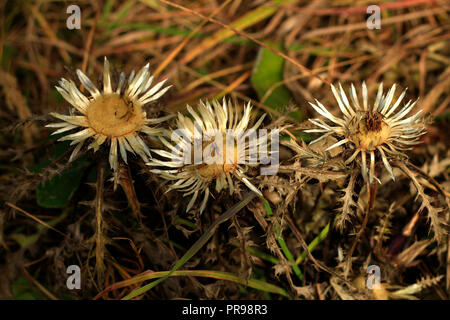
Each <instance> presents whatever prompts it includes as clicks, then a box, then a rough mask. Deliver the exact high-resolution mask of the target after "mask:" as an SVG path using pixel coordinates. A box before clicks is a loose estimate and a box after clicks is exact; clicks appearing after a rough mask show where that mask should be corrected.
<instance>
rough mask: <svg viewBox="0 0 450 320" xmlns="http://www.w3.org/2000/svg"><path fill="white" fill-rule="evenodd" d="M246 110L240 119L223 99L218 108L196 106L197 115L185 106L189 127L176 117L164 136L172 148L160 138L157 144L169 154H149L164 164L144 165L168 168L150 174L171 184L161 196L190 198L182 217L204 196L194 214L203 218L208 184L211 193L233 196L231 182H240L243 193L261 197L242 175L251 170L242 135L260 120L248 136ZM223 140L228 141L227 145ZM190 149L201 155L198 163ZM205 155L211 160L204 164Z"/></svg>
mask: <svg viewBox="0 0 450 320" xmlns="http://www.w3.org/2000/svg"><path fill="white" fill-rule="evenodd" d="M251 109H252V108H251V106H250V103H248V104H247V105H245V107H244V112H243V114H242V113H241V112H240V111H239V110H238V108H237V106H235V105H234V106H233V105H232V104H231V102H229V101H228V102H227V101H226V100H225V99H224V100H223V103H222V104H220V102H218V101H216V100H213V101H212V105H211V103H209V102H206V103H204V102H202V101H200V104H199V105H198V106H197V111H198V113H197V112H196V111H194V110H193V109H192V108H191V107H190V106H187V110H188V112H189V115H190V116H191V117H192V119H193V120H194V121H192V120H191V118H190V117H187V116H184V115H182V114H181V113H178V118H177V129H176V130H171V132H170V134H168V135H170V136H171V137H172V143H174V144H172V143H169V142H168V141H167V140H166V139H164V138H162V137H161V141H162V143H163V144H164V145H165V146H166V147H167V148H168V149H169V150H171V152H168V151H165V150H152V151H153V152H155V153H157V154H159V155H160V156H162V157H164V158H167V159H168V160H158V159H155V158H153V159H152V160H151V162H150V163H148V165H150V166H156V167H166V168H167V167H169V168H171V169H169V170H165V169H152V170H151V172H153V173H156V174H158V175H160V176H161V177H162V178H164V179H167V180H170V181H175V183H173V184H172V185H171V186H170V187H169V189H168V190H167V191H170V190H179V191H181V192H184V196H188V195H191V197H192V198H191V200H190V201H189V204H188V206H187V209H186V212H188V211H189V210H190V209H191V208H192V206H193V204H194V203H195V200H196V199H197V197H198V195H199V193H200V194H201V193H204V197H203V201H202V203H201V206H200V212H203V210H204V209H205V207H206V203H207V201H208V197H209V194H210V187H211V186H212V185H213V184H214V183H215V190H216V191H217V192H220V191H222V190H223V189H229V192H230V195H231V194H233V193H234V190H235V187H234V182H233V178H237V179H238V180H239V181H242V182H243V183H244V184H245V185H246V186H247V187H248V188H249V189H251V190H252V191H254V192H256V193H258V194H259V195H261V192H260V191H259V190H258V189H257V188H256V187H255V186H254V185H252V184H251V183H250V181H249V180H248V178H247V177H246V175H245V173H246V171H247V169H248V166H249V165H251V164H249V162H251V161H249V160H250V158H251V157H254V156H255V154H253V155H252V154H251V153H250V152H249V141H248V139H246V137H247V133H248V132H251V131H253V132H255V131H256V129H257V128H258V127H259V126H260V124H261V123H262V121H263V119H264V116H265V115H263V116H262V117H261V118H260V119H259V120H258V121H257V122H256V124H255V125H254V126H253V127H252V129H250V131H246V130H247V127H248V125H249V122H250V119H251V117H250V112H251ZM230 130H232V132H231V131H230ZM230 133H231V135H230ZM229 137H232V141H230V140H229ZM261 141H263V140H262V139H260V140H259V142H261ZM196 145H197V146H199V151H200V152H201V155H203V161H197V160H196V159H195V148H196ZM238 146H240V147H238ZM238 149H239V150H238ZM192 151H193V152H192ZM205 154H206V155H207V156H210V157H213V158H215V159H211V158H209V159H208V158H205ZM186 160H187V161H186ZM211 160H215V161H211Z"/></svg>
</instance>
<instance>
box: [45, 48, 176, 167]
mask: <svg viewBox="0 0 450 320" xmlns="http://www.w3.org/2000/svg"><path fill="white" fill-rule="evenodd" d="M77 75H78V78H79V80H80V82H81V84H82V85H83V86H84V87H85V88H86V89H87V90H88V91H89V93H90V96H85V95H84V94H83V93H81V91H80V90H79V89H78V88H77V86H76V84H75V83H74V82H73V81H72V80H66V79H64V78H63V79H61V80H60V81H59V86H56V89H57V90H58V92H59V93H60V94H61V95H62V96H63V97H64V99H65V100H66V101H67V102H69V103H70V104H71V105H72V107H73V108H74V109H72V110H71V112H70V114H69V115H62V114H59V113H54V112H53V113H50V114H51V115H52V116H54V117H55V118H58V119H60V120H62V121H63V122H58V123H52V124H49V125H47V127H50V128H58V130H56V131H55V132H53V133H52V134H58V133H63V132H69V131H71V130H77V132H75V133H71V134H68V135H65V136H63V137H62V138H60V139H59V140H58V141H64V140H69V141H72V142H71V145H76V147H75V148H74V150H73V152H72V154H71V156H70V158H69V162H70V161H72V160H73V159H74V158H75V156H76V155H77V154H78V152H79V151H80V150H81V148H82V146H83V144H84V143H85V142H86V141H87V140H88V139H89V140H90V143H89V145H88V149H94V152H96V151H97V150H98V149H99V148H100V146H101V145H102V144H104V143H105V141H107V143H108V142H109V144H110V151H109V163H110V166H111V168H112V169H113V170H114V171H116V170H117V168H118V161H119V159H118V150H119V152H120V155H121V157H122V159H123V161H125V163H127V152H131V153H133V154H134V153H137V154H138V155H139V156H140V157H141V158H142V159H143V160H144V161H145V162H148V160H149V158H150V157H151V156H150V150H149V148H148V147H147V145H146V144H145V142H144V141H143V140H142V138H141V137H140V133H144V134H147V135H149V136H157V135H159V134H160V133H161V132H162V130H161V129H159V128H155V127H152V125H155V124H158V123H161V122H163V121H165V120H167V119H168V118H170V117H171V116H167V117H162V118H155V119H149V118H147V117H146V112H145V111H143V106H144V105H145V104H147V103H149V102H152V101H155V100H157V99H158V98H160V97H161V96H162V95H163V94H164V93H165V92H166V91H167V90H168V89H169V88H170V86H167V87H165V88H163V85H164V83H165V82H166V80H164V81H161V82H159V83H157V84H156V85H155V86H153V87H152V88H150V86H151V84H152V82H153V76H152V75H151V74H150V71H149V64H147V65H145V66H144V67H143V68H142V69H141V70H140V71H139V72H138V73H137V74H135V73H134V71H133V72H132V73H131V74H130V77H129V78H128V80H127V83H125V73H124V72H122V73H121V74H120V77H119V81H118V83H117V86H116V87H115V89H114V90H113V87H112V84H111V74H110V66H109V62H108V59H107V58H106V57H105V60H104V69H103V91H100V90H99V89H97V87H96V86H95V85H94V84H93V83H92V81H91V80H90V79H89V78H88V77H87V76H86V75H85V74H84V73H83V72H82V71H81V70H79V69H78V70H77Z"/></svg>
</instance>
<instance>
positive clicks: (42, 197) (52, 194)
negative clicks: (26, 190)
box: [36, 158, 90, 208]
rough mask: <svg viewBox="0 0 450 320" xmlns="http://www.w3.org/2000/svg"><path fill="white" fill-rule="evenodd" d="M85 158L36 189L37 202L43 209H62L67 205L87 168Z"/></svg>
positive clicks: (87, 162) (87, 164)
mask: <svg viewBox="0 0 450 320" xmlns="http://www.w3.org/2000/svg"><path fill="white" fill-rule="evenodd" d="M89 164H90V163H89V161H87V159H86V158H79V159H78V160H76V161H74V162H73V163H72V164H71V165H70V166H69V167H68V168H66V169H64V170H63V171H62V172H61V174H60V175H56V176H54V177H53V178H52V179H50V180H49V181H47V182H46V183H44V184H39V185H38V186H37V188H36V197H37V202H38V204H39V205H40V206H41V207H44V208H64V207H66V206H67V205H68V203H69V201H70V199H71V198H72V196H73V194H74V193H75V191H76V190H77V189H78V187H79V185H80V183H81V178H82V176H83V173H84V172H85V170H86V168H87V167H88V166H89Z"/></svg>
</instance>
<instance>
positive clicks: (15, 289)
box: [11, 277, 44, 300]
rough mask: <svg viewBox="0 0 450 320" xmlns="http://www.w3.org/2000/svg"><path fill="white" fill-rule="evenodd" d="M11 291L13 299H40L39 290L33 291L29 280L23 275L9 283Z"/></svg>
mask: <svg viewBox="0 0 450 320" xmlns="http://www.w3.org/2000/svg"><path fill="white" fill-rule="evenodd" d="M11 291H12V296H13V299H14V300H42V299H44V297H42V296H41V295H40V294H39V292H37V291H34V290H33V287H32V286H31V284H30V282H29V281H28V279H27V278H25V277H19V278H17V279H16V280H15V281H14V282H13V283H11Z"/></svg>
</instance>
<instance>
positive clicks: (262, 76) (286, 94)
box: [251, 43, 303, 121]
mask: <svg viewBox="0 0 450 320" xmlns="http://www.w3.org/2000/svg"><path fill="white" fill-rule="evenodd" d="M267 44H268V45H270V46H271V47H272V48H274V49H276V50H278V51H281V50H282V48H281V47H280V45H278V44H275V43H267ZM283 68H284V59H283V57H280V56H279V55H277V54H275V53H274V52H272V51H271V50H269V49H267V48H260V49H259V52H258V56H257V58H256V62H255V65H254V67H253V73H252V77H251V83H252V86H253V88H254V89H255V91H256V93H257V94H258V97H259V99H260V100H261V102H262V103H264V104H265V105H267V106H269V107H271V108H273V109H275V110H277V111H282V110H283V109H284V108H285V107H287V105H288V104H289V102H290V100H291V99H292V95H291V92H290V91H289V89H288V88H287V87H286V86H285V85H284V84H281V82H282V81H283ZM291 115H292V116H293V117H294V118H295V119H297V120H299V121H301V120H302V119H303V115H302V113H301V111H296V112H293V113H292V114H291Z"/></svg>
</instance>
